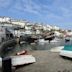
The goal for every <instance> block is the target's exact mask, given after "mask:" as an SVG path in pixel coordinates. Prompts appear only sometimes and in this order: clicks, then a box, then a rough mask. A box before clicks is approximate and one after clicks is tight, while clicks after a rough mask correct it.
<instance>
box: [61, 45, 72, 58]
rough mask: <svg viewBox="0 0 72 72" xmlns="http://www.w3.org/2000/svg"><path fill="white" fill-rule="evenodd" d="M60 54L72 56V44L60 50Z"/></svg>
mask: <svg viewBox="0 0 72 72" xmlns="http://www.w3.org/2000/svg"><path fill="white" fill-rule="evenodd" d="M60 56H64V57H68V58H72V45H65V46H64V48H63V49H62V50H61V51H60Z"/></svg>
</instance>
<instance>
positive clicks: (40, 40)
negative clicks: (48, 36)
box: [38, 39, 48, 43]
mask: <svg viewBox="0 0 72 72" xmlns="http://www.w3.org/2000/svg"><path fill="white" fill-rule="evenodd" d="M38 42H39V43H48V40H44V39H39V40H38Z"/></svg>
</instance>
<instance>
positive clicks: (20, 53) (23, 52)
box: [16, 50, 27, 55]
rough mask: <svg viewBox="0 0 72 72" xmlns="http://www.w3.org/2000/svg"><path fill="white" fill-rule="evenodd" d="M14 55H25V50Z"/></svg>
mask: <svg viewBox="0 0 72 72" xmlns="http://www.w3.org/2000/svg"><path fill="white" fill-rule="evenodd" d="M16 55H27V50H23V51H20V52H17V53H16Z"/></svg>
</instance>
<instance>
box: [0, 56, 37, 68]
mask: <svg viewBox="0 0 72 72" xmlns="http://www.w3.org/2000/svg"><path fill="white" fill-rule="evenodd" d="M10 58H11V60H12V66H19V65H25V64H30V63H34V62H36V60H35V57H33V56H32V55H19V56H10ZM0 67H2V58H1V57H0Z"/></svg>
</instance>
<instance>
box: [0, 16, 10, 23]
mask: <svg viewBox="0 0 72 72" xmlns="http://www.w3.org/2000/svg"><path fill="white" fill-rule="evenodd" d="M10 21H11V19H10V18H9V17H0V22H8V23H10Z"/></svg>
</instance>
